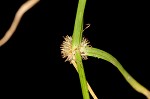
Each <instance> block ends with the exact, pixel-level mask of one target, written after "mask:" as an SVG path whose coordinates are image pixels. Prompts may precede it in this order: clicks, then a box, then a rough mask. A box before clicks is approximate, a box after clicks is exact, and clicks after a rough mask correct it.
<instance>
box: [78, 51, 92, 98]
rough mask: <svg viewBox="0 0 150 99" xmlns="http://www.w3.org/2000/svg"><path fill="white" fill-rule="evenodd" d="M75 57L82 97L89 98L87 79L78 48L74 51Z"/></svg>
mask: <svg viewBox="0 0 150 99" xmlns="http://www.w3.org/2000/svg"><path fill="white" fill-rule="evenodd" d="M75 57H76V58H77V60H76V64H77V69H78V74H79V78H80V84H81V88H82V95H83V99H90V97H89V92H88V87H87V81H86V77H85V73H84V68H83V64H82V58H81V55H80V52H79V51H78V50H77V51H76V55H75Z"/></svg>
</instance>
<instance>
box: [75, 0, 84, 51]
mask: <svg viewBox="0 0 150 99" xmlns="http://www.w3.org/2000/svg"><path fill="white" fill-rule="evenodd" d="M85 5H86V0H79V2H78V8H77V13H76V19H75V24H74V31H73V35H72V48H73V49H75V48H76V47H78V46H79V45H80V43H81V39H82V33H81V31H82V25H83V24H82V23H83V15H84V9H85Z"/></svg>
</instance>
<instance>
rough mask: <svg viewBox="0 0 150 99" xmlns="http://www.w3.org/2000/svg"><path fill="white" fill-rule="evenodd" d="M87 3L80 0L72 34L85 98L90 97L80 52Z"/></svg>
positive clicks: (88, 98) (73, 48) (73, 47)
mask: <svg viewBox="0 0 150 99" xmlns="http://www.w3.org/2000/svg"><path fill="white" fill-rule="evenodd" d="M85 5H86V0H79V2H78V8H77V13H76V19H75V24H74V31H73V36H72V51H75V59H76V60H75V62H76V64H77V69H78V74H79V78H80V84H81V89H82V95H83V99H90V97H89V92H88V86H87V82H86V77H85V73H84V69H83V64H82V58H81V55H80V52H79V47H80V43H81V39H82V31H83V15H84V9H85Z"/></svg>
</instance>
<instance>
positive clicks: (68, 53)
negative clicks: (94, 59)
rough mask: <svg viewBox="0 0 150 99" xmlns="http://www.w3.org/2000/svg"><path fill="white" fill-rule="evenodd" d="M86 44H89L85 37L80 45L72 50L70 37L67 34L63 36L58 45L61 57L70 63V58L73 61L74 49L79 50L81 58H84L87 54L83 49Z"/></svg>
mask: <svg viewBox="0 0 150 99" xmlns="http://www.w3.org/2000/svg"><path fill="white" fill-rule="evenodd" d="M86 46H90V45H89V41H88V40H87V39H86V38H83V39H82V42H81V44H80V46H78V48H76V49H75V50H73V49H72V37H71V36H68V35H67V36H66V37H64V41H63V43H62V44H61V47H60V48H61V54H62V58H66V60H65V61H69V62H70V63H71V61H72V60H74V61H75V51H76V50H79V51H80V54H81V57H82V59H84V60H86V59H87V55H86V53H85V51H84V50H85V47H86Z"/></svg>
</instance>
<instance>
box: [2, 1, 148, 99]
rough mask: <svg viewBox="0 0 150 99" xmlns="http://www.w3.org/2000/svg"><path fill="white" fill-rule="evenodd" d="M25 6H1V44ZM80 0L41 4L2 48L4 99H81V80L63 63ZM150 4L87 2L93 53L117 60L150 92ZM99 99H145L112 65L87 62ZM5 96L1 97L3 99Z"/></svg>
mask: <svg viewBox="0 0 150 99" xmlns="http://www.w3.org/2000/svg"><path fill="white" fill-rule="evenodd" d="M25 1H26V0H5V1H4V0H1V1H0V7H1V8H0V38H2V37H3V35H4V34H5V32H6V31H7V30H8V28H9V27H10V24H11V22H12V20H13V18H14V15H15V13H16V11H17V10H18V8H19V7H20V6H21V4H23V3H24V2H25ZM77 3H78V0H47V1H45V0H42V1H40V2H39V3H38V4H37V5H36V6H34V7H33V8H32V9H30V10H29V11H28V12H26V13H25V15H24V16H23V18H22V19H21V22H20V24H19V26H18V27H17V30H16V31H15V33H14V35H13V36H12V38H11V39H10V40H9V41H8V42H7V43H6V44H5V45H3V46H2V47H0V81H1V85H0V90H1V92H2V95H4V96H5V97H12V98H17V97H18V98H23V97H32V98H39V97H40V98H42V99H44V98H46V97H47V98H50V99H60V98H61V99H82V93H81V89H80V83H79V78H78V74H77V72H76V71H75V69H74V67H73V66H72V65H70V64H69V62H64V59H62V58H61V53H60V44H61V43H62V41H63V36H66V35H72V31H73V27H74V21H75V15H76V9H77ZM147 4H148V3H147V2H138V1H136V2H131V1H99V0H87V4H86V8H85V14H84V24H87V23H90V24H91V26H90V28H88V29H87V30H86V31H85V32H84V36H85V37H86V38H88V39H89V41H90V42H91V45H92V46H93V47H96V48H99V49H102V50H104V51H107V52H109V53H111V54H112V55H113V56H114V57H116V58H117V59H118V60H119V61H120V63H121V64H122V65H123V67H124V68H125V69H126V70H127V71H128V72H129V73H130V74H131V75H132V76H133V77H134V78H135V79H136V80H137V81H138V82H140V83H141V84H142V85H144V86H145V87H147V88H148V89H150V79H149V75H150V72H149V68H148V67H149V66H150V64H149V55H150V52H149V50H150V48H149V41H150V40H149V35H148V33H150V31H149V23H150V22H149V11H148V5H147ZM83 64H84V68H85V73H86V77H87V80H88V82H89V83H90V85H91V87H92V88H93V90H94V91H95V93H96V95H97V96H98V97H99V99H130V98H132V99H137V98H138V99H146V97H145V96H143V95H142V94H140V93H138V92H136V91H135V90H134V89H133V88H132V87H131V86H130V85H129V84H128V83H127V82H126V81H125V79H124V78H123V76H122V75H121V73H120V72H119V71H118V70H117V68H115V67H114V66H113V65H112V64H110V63H108V62H106V61H104V60H98V59H96V58H91V57H89V60H87V61H83ZM2 95H1V96H0V97H2Z"/></svg>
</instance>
